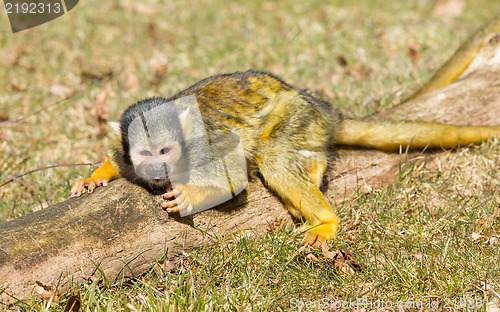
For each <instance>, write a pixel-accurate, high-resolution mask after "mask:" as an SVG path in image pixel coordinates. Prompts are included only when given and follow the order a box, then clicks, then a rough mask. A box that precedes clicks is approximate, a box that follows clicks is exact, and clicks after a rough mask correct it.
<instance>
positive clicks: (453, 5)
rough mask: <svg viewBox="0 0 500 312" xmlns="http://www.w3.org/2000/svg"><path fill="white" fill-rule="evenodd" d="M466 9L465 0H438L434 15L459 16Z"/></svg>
mask: <svg viewBox="0 0 500 312" xmlns="http://www.w3.org/2000/svg"><path fill="white" fill-rule="evenodd" d="M464 9H465V1H463V0H437V1H436V5H435V6H434V9H433V10H432V16H434V17H438V16H450V17H457V16H460V15H462V13H463V12H464Z"/></svg>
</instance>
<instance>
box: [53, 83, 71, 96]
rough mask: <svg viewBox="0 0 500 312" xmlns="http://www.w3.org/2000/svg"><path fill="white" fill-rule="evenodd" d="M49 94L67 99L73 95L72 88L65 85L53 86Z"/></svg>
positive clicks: (55, 84)
mask: <svg viewBox="0 0 500 312" xmlns="http://www.w3.org/2000/svg"><path fill="white" fill-rule="evenodd" d="M49 92H50V93H51V94H53V95H57V96H60V97H66V96H68V95H69V94H70V93H71V88H70V87H68V86H65V85H63V84H59V83H54V84H53V85H51V86H50V88H49Z"/></svg>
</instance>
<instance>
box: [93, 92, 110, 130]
mask: <svg viewBox="0 0 500 312" xmlns="http://www.w3.org/2000/svg"><path fill="white" fill-rule="evenodd" d="M95 116H96V118H97V136H99V137H102V136H104V135H105V134H106V120H107V119H108V115H107V114H106V91H105V90H101V91H100V92H99V93H98V94H97V96H96V98H95Z"/></svg>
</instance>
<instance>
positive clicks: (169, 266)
mask: <svg viewBox="0 0 500 312" xmlns="http://www.w3.org/2000/svg"><path fill="white" fill-rule="evenodd" d="M163 267H164V268H165V271H168V272H172V271H175V263H174V262H172V261H165V264H164V265H163Z"/></svg>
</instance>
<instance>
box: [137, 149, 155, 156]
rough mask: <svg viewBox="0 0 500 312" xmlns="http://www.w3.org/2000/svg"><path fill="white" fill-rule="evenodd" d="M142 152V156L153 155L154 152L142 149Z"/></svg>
mask: <svg viewBox="0 0 500 312" xmlns="http://www.w3.org/2000/svg"><path fill="white" fill-rule="evenodd" d="M140 154H141V156H144V157H149V156H153V154H151V152H150V151H147V150H143V151H141V152H140Z"/></svg>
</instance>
